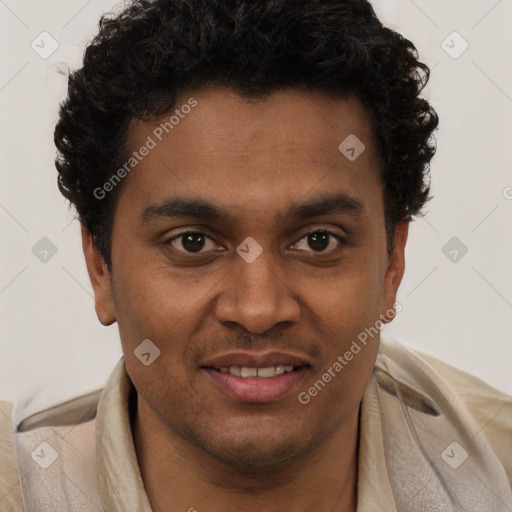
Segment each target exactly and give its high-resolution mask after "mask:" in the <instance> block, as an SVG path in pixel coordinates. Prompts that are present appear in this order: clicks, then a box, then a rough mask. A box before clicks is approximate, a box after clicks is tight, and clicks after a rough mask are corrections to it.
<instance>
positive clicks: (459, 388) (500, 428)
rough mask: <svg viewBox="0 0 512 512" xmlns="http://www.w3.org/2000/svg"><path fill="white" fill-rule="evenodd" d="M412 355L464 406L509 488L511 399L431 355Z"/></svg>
mask: <svg viewBox="0 0 512 512" xmlns="http://www.w3.org/2000/svg"><path fill="white" fill-rule="evenodd" d="M414 352H416V354H418V355H419V356H420V357H421V358H422V359H423V360H425V361H426V362H427V363H428V364H429V365H430V366H432V367H433V368H434V370H436V372H437V373H439V375H441V377H442V378H444V379H445V380H446V381H447V382H448V383H449V385H450V386H451V387H452V389H454V390H455V392H456V393H457V395H458V396H459V397H460V398H461V400H462V401H463V402H464V405H465V406H466V408H467V409H468V411H469V413H470V415H471V416H472V417H473V419H474V420H475V423H476V424H477V426H478V428H480V429H481V432H482V433H483V434H484V436H485V438H486V439H487V441H488V442H489V444H490V445H491V447H492V448H493V450H494V452H495V453H496V455H497V456H498V458H499V459H500V461H501V462H502V464H503V467H504V468H505V471H506V472H507V475H508V477H509V480H510V482H511V484H512V396H510V395H508V394H506V393H503V392H501V391H499V390H497V389H495V388H493V387H492V386H490V385H489V384H487V383H486V382H484V381H483V380H481V379H479V378H477V377H475V376H474V375H471V374H469V373H467V372H465V371H463V370H460V369H458V368H456V367H454V366H451V365H449V364H447V363H445V362H444V361H441V360H439V359H437V358H435V357H433V356H431V355H428V354H425V353H423V352H420V351H418V350H414Z"/></svg>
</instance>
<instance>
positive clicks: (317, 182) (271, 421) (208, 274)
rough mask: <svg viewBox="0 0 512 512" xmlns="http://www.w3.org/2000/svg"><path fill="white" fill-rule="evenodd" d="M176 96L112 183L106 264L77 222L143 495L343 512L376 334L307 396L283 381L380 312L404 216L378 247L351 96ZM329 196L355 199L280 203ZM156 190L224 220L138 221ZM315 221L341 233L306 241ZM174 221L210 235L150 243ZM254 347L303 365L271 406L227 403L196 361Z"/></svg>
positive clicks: (173, 505)
mask: <svg viewBox="0 0 512 512" xmlns="http://www.w3.org/2000/svg"><path fill="white" fill-rule="evenodd" d="M191 96H193V97H194V98H195V99H196V100H197V106H196V107H195V108H194V109H193V110H192V111H191V112H190V113H189V114H188V115H187V116H185V117H184V118H183V119H181V120H180V122H179V124H178V125H177V126H175V128H174V129H173V131H172V132H171V133H170V134H169V135H168V136H165V137H164V138H163V139H162V141H161V142H159V143H158V144H157V146H156V147H155V148H154V149H152V150H151V151H150V152H149V154H148V155H147V156H146V157H145V158H144V159H143V160H142V161H141V162H140V163H139V164H138V166H137V169H136V170H134V171H133V172H132V173H131V174H130V175H128V176H127V177H126V178H125V179H124V181H123V183H122V185H121V186H122V189H121V190H120V195H119V200H118V203H117V206H116V211H115V216H114V227H113V235H112V275H109V273H108V271H107V268H106V266H105V264H104V262H103V260H102V259H101V257H100V256H99V253H98V252H97V250H96V248H95V247H94V245H93V244H92V242H91V238H90V236H89V234H88V233H87V231H86V230H85V229H83V230H82V235H83V248H84V254H85V257H86V261H87V267H88V271H89V275H90V278H91V282H92V285H93V288H94V292H95V299H96V311H97V314H98V318H99V319H100V321H101V322H102V323H103V324H104V325H109V324H111V323H113V322H114V321H117V322H118V326H119V332H120V336H121V342H122V347H123V352H124V355H125V360H126V368H127V371H128V374H129V375H130V378H131V379H132V381H133V383H134V385H135V387H136V389H137V392H138V399H137V414H136V419H135V424H134V441H135V445H136V450H137V454H138V458H139V463H140V466H141V473H142V476H143V480H144V484H145V487H146V491H147V493H148V496H149V499H150V502H151V505H152V507H153V509H154V510H155V512H159V511H164V510H166V511H168V510H173V511H174V510H188V509H189V508H191V507H195V509H197V510H198V511H199V512H206V511H212V512H213V511H218V510H225V511H235V510H245V511H260V510H266V511H281V510H287V511H292V512H293V511H304V510H307V511H310V510H311V511H312V510H314V511H316V512H322V511H354V510H355V508H356V503H357V451H358V416H359V406H360V402H361V399H362V396H363V394H364V391H365V389H366V386H367V384H368V381H369V379H370V377H371V374H372V370H373V366H374V362H375V358H376V353H377V349H378V336H376V337H374V339H373V340H372V341H371V342H370V343H368V345H367V346H366V347H365V348H364V349H363V350H362V351H361V352H360V353H359V354H357V355H356V356H354V358H353V360H352V361H350V363H349V364H348V365H347V366H346V367H344V368H343V370H342V371H341V372H340V373H339V374H337V376H336V378H334V379H332V381H331V382H330V383H329V384H328V385H327V386H326V387H325V388H324V389H323V390H322V391H321V392H320V393H318V395H317V396H316V397H314V398H313V399H312V400H311V402H310V403H309V404H307V405H303V404H301V403H300V402H299V401H298V399H297V395H298V393H299V392H301V391H307V389H308V388H309V387H310V386H312V384H313V383H314V382H315V381H317V380H318V379H319V378H321V375H322V374H323V373H324V372H325V371H326V370H327V369H328V368H329V367H331V366H332V365H333V363H334V362H335V361H336V359H337V357H338V356H339V355H343V354H344V353H345V352H346V350H348V348H349V347H350V345H351V343H352V341H353V340H355V339H356V338H357V336H358V334H359V333H361V332H362V331H363V330H364V329H365V328H367V327H370V326H373V325H375V322H376V321H377V320H379V318H380V315H383V314H385V313H386V312H387V311H389V309H390V308H391V307H392V305H393V304H394V303H395V299H396V291H397V288H398V286H399V284H400V281H401V278H402V275H403V271H404V247H405V243H406V239H407V227H408V226H407V223H401V224H399V225H398V226H397V228H396V230H395V242H394V247H393V250H392V253H391V255H390V256H389V257H388V255H387V251H386V235H385V223H384V209H383V197H382V195H383V187H382V183H381V180H380V177H379V168H378V159H377V154H376V149H375V147H376V146H375V140H374V137H373V134H372V130H371V125H370V121H369V117H368V115H367V113H366V111H365V110H364V109H363V107H362V106H361V104H360V102H359V101H358V100H357V99H356V98H355V97H347V98H346V99H339V98H337V99H334V98H330V97H327V96H324V95H321V94H319V93H311V92H307V93H305V92H296V91H286V92H279V93H274V94H273V95H271V96H269V97H268V98H266V99H265V100H259V101H251V102H249V101H247V100H244V99H242V98H241V97H240V96H239V95H237V94H236V93H235V92H233V91H230V90H226V89H215V88H211V89H202V90H199V91H194V92H193V94H192V93H187V94H184V95H182V97H180V98H179V99H178V102H177V106H178V107H179V105H181V104H184V103H185V102H186V101H187V100H188V99H189V98H190V97H191ZM167 117H168V116H167ZM165 118H166V117H164V119H165ZM160 121H161V120H159V121H158V122H156V123H155V124H150V123H143V122H140V121H133V122H132V126H131V132H130V137H129V147H130V148H133V149H134V150H135V149H137V148H139V147H140V146H142V145H143V144H144V143H145V141H146V140H147V137H148V135H151V133H152V131H153V130H154V129H155V126H157V125H158V124H159V122H160ZM350 134H355V135H357V137H358V138H359V139H360V140H361V141H363V143H364V144H365V146H366V149H365V151H364V152H363V153H362V154H361V155H360V156H359V157H358V158H357V159H356V160H355V161H349V159H348V158H346V157H345V156H344V155H343V154H342V153H341V152H340V151H339V150H338V145H339V144H340V142H341V141H343V140H344V139H345V138H346V137H347V136H348V135H350ZM341 192H343V193H345V194H347V195H350V196H351V197H353V198H356V199H357V200H358V201H359V202H360V203H361V208H360V209H358V210H357V211H345V212H333V213H328V214H324V215H318V216H315V217H309V218H305V219H301V220H294V219H292V218H291V217H290V216H289V215H285V213H286V212H287V210H288V208H289V206H290V205H292V204H297V203H305V202H310V201H311V200H314V199H319V198H322V197H326V196H329V195H332V194H334V193H341ZM171 197H182V198H183V197H186V198H194V199H202V200H205V201H209V202H211V203H214V204H215V205H217V206H218V207H222V208H224V209H225V210H226V211H227V212H228V213H229V214H230V215H231V218H228V219H224V220H220V221H211V220H205V219H196V218H166V217H159V218H156V217H155V218H151V219H150V220H149V221H148V222H145V223H144V222H142V221H141V218H140V215H141V213H142V212H143V211H144V210H145V209H146V208H148V207H150V206H154V205H159V204H161V203H162V202H164V201H165V200H167V199H168V198H171ZM319 229H323V230H325V229H327V230H329V231H331V232H333V233H334V234H336V235H339V236H340V237H342V238H343V239H344V240H345V242H344V243H340V242H338V241H337V240H336V238H334V237H330V238H328V239H327V241H326V243H325V244H324V247H323V248H320V250H318V245H314V243H313V244H312V243H311V239H310V237H309V238H308V234H312V233H315V232H317V231H318V230H319ZM188 231H192V232H202V233H205V234H206V235H207V236H208V237H211V238H212V239H209V238H206V239H205V241H204V245H203V246H202V247H201V246H200V247H199V249H200V250H201V251H203V252H201V253H199V254H198V253H197V252H190V245H187V244H186V243H184V239H183V238H181V239H179V238H178V239H176V240H174V242H172V243H171V244H167V245H165V242H166V241H168V240H169V239H170V238H172V237H174V236H176V235H178V234H182V233H184V232H188ZM248 236H250V237H252V238H254V239H255V240H256V241H257V242H258V243H259V245H260V246H261V247H262V249H263V252H262V253H261V255H260V256H259V257H258V258H257V259H256V260H255V261H254V262H252V263H247V262H246V261H245V260H244V259H242V258H241V257H240V256H239V255H238V254H237V253H236V247H237V246H238V245H239V244H240V243H241V242H242V241H243V240H244V239H245V238H246V237H248ZM187 248H188V251H189V252H187ZM315 248H316V249H317V250H315ZM144 339H150V340H152V342H153V343H154V344H155V345H156V346H158V347H159V349H160V351H161V353H160V356H159V357H158V358H157V359H156V360H155V361H154V362H153V363H152V364H151V365H150V366H144V365H143V364H141V362H140V361H139V360H138V359H137V358H136V357H135V356H134V353H133V351H134V350H135V349H136V347H137V346H138V345H139V344H140V343H141V342H142V340H144ZM271 347H274V348H279V349H282V350H285V351H291V352H293V353H294V354H298V355H302V356H304V357H305V358H307V360H308V362H309V363H310V368H309V369H308V370H307V372H305V374H304V376H303V378H302V380H301V381H300V383H299V385H298V386H297V387H296V388H294V389H293V390H292V391H291V392H290V393H288V394H286V395H285V396H284V397H282V398H281V399H279V400H278V401H275V402H271V403H259V404H254V403H242V402H240V401H236V400H234V399H233V398H230V397H229V396H227V395H226V394H225V393H223V392H222V391H221V390H220V389H219V388H218V387H217V386H216V385H215V384H214V383H213V382H212V380H211V379H210V377H209V376H208V375H207V374H205V372H204V371H202V370H201V362H203V361H204V360H205V359H206V358H208V357H212V356H214V355H216V354H219V353H220V352H225V351H229V350H235V349H246V350H247V349H249V350H254V351H260V350H263V349H267V348H271ZM318 489H322V491H321V492H318Z"/></svg>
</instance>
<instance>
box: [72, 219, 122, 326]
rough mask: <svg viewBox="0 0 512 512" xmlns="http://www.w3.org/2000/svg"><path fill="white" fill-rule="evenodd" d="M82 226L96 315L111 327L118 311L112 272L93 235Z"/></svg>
mask: <svg viewBox="0 0 512 512" xmlns="http://www.w3.org/2000/svg"><path fill="white" fill-rule="evenodd" d="M80 226H81V231H82V248H83V251H84V256H85V262H86V265H87V272H88V273H89V279H90V280H91V284H92V287H93V290H94V300H95V309H96V315H97V316H98V320H99V321H100V322H101V323H102V324H103V325H111V324H113V323H114V322H115V321H116V311H115V307H114V300H113V296H112V281H111V276H110V272H109V270H108V268H107V265H106V263H105V260H104V259H103V257H102V256H101V254H100V253H99V251H98V249H97V248H96V246H95V245H94V243H93V241H92V237H91V233H90V232H89V230H88V229H87V228H86V227H85V226H84V225H83V224H81V225H80Z"/></svg>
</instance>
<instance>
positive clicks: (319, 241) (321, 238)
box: [293, 231, 344, 252]
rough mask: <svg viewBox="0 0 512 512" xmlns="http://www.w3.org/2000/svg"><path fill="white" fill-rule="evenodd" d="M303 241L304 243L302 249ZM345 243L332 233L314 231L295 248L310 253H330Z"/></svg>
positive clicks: (295, 245)
mask: <svg viewBox="0 0 512 512" xmlns="http://www.w3.org/2000/svg"><path fill="white" fill-rule="evenodd" d="M303 241H304V243H303V244H302V247H300V244H301V242H303ZM343 242H344V240H343V238H342V237H340V236H339V235H336V234H335V233H332V232H331V231H313V232H311V233H308V234H307V235H305V236H304V237H302V238H301V239H300V240H299V241H298V242H297V243H296V244H294V246H293V247H294V248H295V249H300V250H306V251H308V252H329V251H331V250H334V249H336V248H337V247H338V246H339V245H340V243H343ZM304 246H305V247H304Z"/></svg>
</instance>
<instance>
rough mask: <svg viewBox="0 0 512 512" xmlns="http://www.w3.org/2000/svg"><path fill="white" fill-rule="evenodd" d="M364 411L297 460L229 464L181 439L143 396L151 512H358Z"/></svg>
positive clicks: (139, 427) (139, 445)
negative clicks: (251, 465)
mask: <svg viewBox="0 0 512 512" xmlns="http://www.w3.org/2000/svg"><path fill="white" fill-rule="evenodd" d="M358 426H359V409H356V410H355V411H354V413H353V414H352V415H351V416H350V417H348V418H347V419H346V420H345V421H344V422H343V423H342V424H341V425H339V427H338V429H337V430H336V431H335V432H334V434H333V435H332V436H331V437H330V438H329V439H326V440H324V441H323V442H322V443H320V444H319V446H318V447H317V448H315V449H313V450H311V451H310V452H308V453H307V454H304V455H303V456H301V457H300V459H296V460H292V461H288V462H286V463H284V464H280V465H279V467H275V466H273V467H266V466H265V467H261V466H260V467H257V468H240V467H232V466H228V465H226V464H225V463H223V462H220V461H218V460H216V459H215V458H213V457H211V456H210V455H209V454H208V453H206V452H204V451H203V450H202V449H200V448H198V447H197V446H196V445H194V444H192V443H190V442H189V441H187V440H184V439H183V438H182V437H180V436H179V435H178V434H177V433H176V432H174V431H173V430H172V429H170V428H169V427H168V426H163V425H162V423H161V420H160V419H159V418H158V417H157V416H156V415H155V414H154V412H153V411H152V410H151V409H150V407H149V406H148V405H147V404H146V403H145V402H144V401H143V400H141V399H140V397H139V398H138V401H137V413H136V415H135V418H134V425H133V431H134V442H135V448H136V452H137V457H138V460H139V466H140V471H141V475H142V479H143V481H144V487H145V490H146V493H147V495H148V498H149V501H150V503H151V507H152V509H153V512H164V511H165V512H169V511H189V512H194V511H197V512H213V511H218V510H226V511H231V510H244V511H246V512H256V511H257V512H259V511H261V510H265V511H269V512H274V511H275V512H277V511H282V510H287V511H289V512H299V511H300V512H304V511H305V510H308V511H309V510H315V512H327V511H329V512H355V510H356V506H357V466H358V444H359V443H358Z"/></svg>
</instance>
